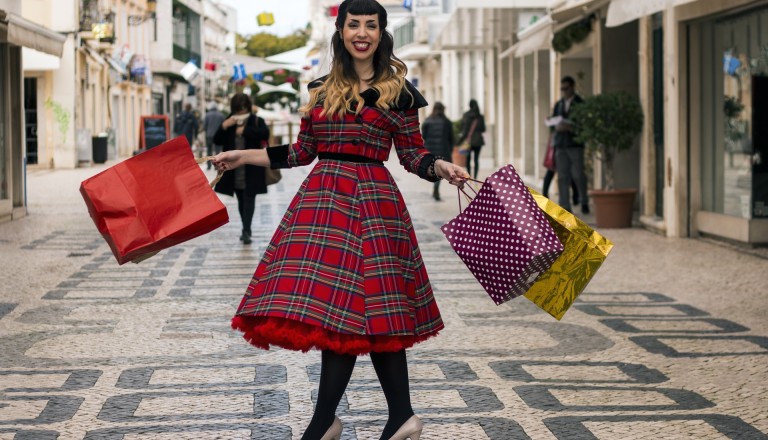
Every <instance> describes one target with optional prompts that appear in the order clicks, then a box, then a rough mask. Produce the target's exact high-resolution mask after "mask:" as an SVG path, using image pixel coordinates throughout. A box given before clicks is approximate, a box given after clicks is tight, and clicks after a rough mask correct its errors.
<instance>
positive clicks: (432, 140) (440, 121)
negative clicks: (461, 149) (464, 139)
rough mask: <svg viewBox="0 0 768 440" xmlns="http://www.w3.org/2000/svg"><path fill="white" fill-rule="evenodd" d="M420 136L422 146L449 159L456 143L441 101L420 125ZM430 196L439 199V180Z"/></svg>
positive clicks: (436, 154)
mask: <svg viewBox="0 0 768 440" xmlns="http://www.w3.org/2000/svg"><path fill="white" fill-rule="evenodd" d="M421 136H422V137H423V138H424V147H425V148H426V149H427V151H429V152H430V153H432V154H434V155H435V156H440V157H444V158H446V160H449V158H450V157H451V151H452V150H453V146H454V145H455V144H456V142H455V136H454V135H453V124H452V123H451V121H450V119H448V118H447V117H446V116H445V106H444V105H443V103H442V102H436V103H435V106H434V107H433V109H432V114H431V115H429V117H428V118H427V119H425V120H424V123H423V124H422V125H421ZM432 198H433V199H435V200H438V201H439V200H440V181H439V180H438V181H437V182H435V183H434V189H433V190H432Z"/></svg>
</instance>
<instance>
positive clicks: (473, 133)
mask: <svg viewBox="0 0 768 440" xmlns="http://www.w3.org/2000/svg"><path fill="white" fill-rule="evenodd" d="M460 131H461V137H460V138H459V145H461V144H462V143H463V142H464V140H465V139H467V138H469V146H470V147H471V149H470V152H469V157H468V158H467V171H469V172H472V171H473V170H472V156H475V168H474V172H473V173H472V177H474V178H475V179H477V171H478V170H479V169H480V150H481V149H482V148H483V145H485V139H484V138H483V133H485V118H484V117H483V115H482V113H480V106H479V105H477V101H476V100H474V99H470V100H469V110H467V111H466V112H465V113H464V116H463V117H462V118H461V130H460Z"/></svg>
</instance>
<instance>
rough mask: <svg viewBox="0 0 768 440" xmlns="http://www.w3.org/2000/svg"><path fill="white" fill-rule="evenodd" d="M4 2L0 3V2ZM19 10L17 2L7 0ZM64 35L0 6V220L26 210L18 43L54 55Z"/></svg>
mask: <svg viewBox="0 0 768 440" xmlns="http://www.w3.org/2000/svg"><path fill="white" fill-rule="evenodd" d="M7 4H8V2H5V3H0V6H3V5H7ZM10 6H11V7H13V8H15V9H11V11H14V10H15V11H16V12H19V11H20V9H21V5H20V2H18V3H11V4H10ZM64 40H65V37H64V36H62V35H59V34H57V33H55V32H52V31H50V30H49V29H46V28H44V27H42V26H39V25H36V24H34V23H32V22H30V21H28V20H24V19H23V18H21V16H19V15H17V14H14V13H12V12H8V11H6V10H5V9H0V222H1V221H6V220H12V219H14V218H19V217H23V216H24V215H25V214H26V189H25V186H24V172H25V164H26V159H27V158H26V148H25V138H26V136H25V122H24V111H23V110H22V109H23V108H24V106H23V104H24V101H23V97H24V76H23V71H22V55H21V49H22V47H29V48H31V49H35V50H37V51H39V52H43V53H47V54H50V55H54V56H57V57H60V56H61V53H62V50H63V45H64Z"/></svg>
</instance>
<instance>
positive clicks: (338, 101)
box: [300, 0, 413, 118]
mask: <svg viewBox="0 0 768 440" xmlns="http://www.w3.org/2000/svg"><path fill="white" fill-rule="evenodd" d="M347 14H352V15H378V17H379V29H380V30H381V41H380V42H379V47H378V48H377V49H376V52H375V53H374V55H373V69H374V74H373V78H370V79H368V80H369V81H370V84H371V88H373V89H375V90H376V91H377V92H378V98H377V99H376V107H378V108H381V109H384V110H389V109H390V108H392V107H393V106H394V105H395V104H396V103H397V102H398V101H399V100H400V95H401V94H402V93H407V94H408V95H409V96H410V97H411V99H413V95H412V94H411V93H410V92H409V91H408V89H407V88H406V82H405V76H406V75H407V74H408V67H406V65H405V63H403V62H402V61H401V60H400V59H399V58H397V57H396V56H395V55H394V53H393V48H394V39H393V38H392V34H390V33H389V32H387V30H386V27H387V11H386V9H384V8H383V7H382V6H381V5H380V4H379V3H378V2H376V1H375V0H345V1H344V2H343V3H342V4H341V5H340V6H339V15H338V16H337V17H336V29H337V31H336V32H334V34H333V37H332V38H331V47H332V49H333V63H332V66H331V72H330V74H329V75H328V76H327V77H326V78H325V80H324V81H322V82H320V84H319V85H318V86H317V87H314V88H311V89H310V91H309V102H308V103H307V104H305V105H304V106H302V107H301V109H300V111H301V112H303V113H305V114H307V113H309V112H310V111H311V110H312V109H313V108H315V106H317V105H318V104H321V103H322V106H323V110H322V111H321V112H320V116H321V117H326V116H327V117H329V118H332V117H334V116H337V117H344V116H345V115H346V114H347V113H354V114H359V113H360V111H362V109H363V106H364V105H365V102H364V99H363V97H362V96H361V95H360V77H359V76H358V75H357V72H356V71H355V68H354V64H353V59H352V55H351V54H350V53H349V52H348V51H347V49H346V48H345V47H344V41H342V39H341V35H340V34H341V30H342V29H343V28H344V23H345V21H346V18H347Z"/></svg>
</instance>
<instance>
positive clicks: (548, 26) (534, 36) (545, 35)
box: [515, 15, 552, 58]
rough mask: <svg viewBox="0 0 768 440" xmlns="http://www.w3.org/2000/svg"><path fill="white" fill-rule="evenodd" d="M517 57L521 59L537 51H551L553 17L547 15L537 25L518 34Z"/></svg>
mask: <svg viewBox="0 0 768 440" xmlns="http://www.w3.org/2000/svg"><path fill="white" fill-rule="evenodd" d="M517 38H518V40H519V41H518V42H517V44H516V45H515V46H516V47H515V57H516V58H520V57H524V56H526V55H529V54H532V53H534V52H536V51H537V50H546V49H549V48H550V47H551V45H552V17H551V16H549V15H545V16H544V17H543V18H540V19H539V20H538V21H537V22H536V23H534V24H532V25H530V26H528V27H527V28H525V29H523V30H522V31H520V32H518V33H517Z"/></svg>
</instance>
